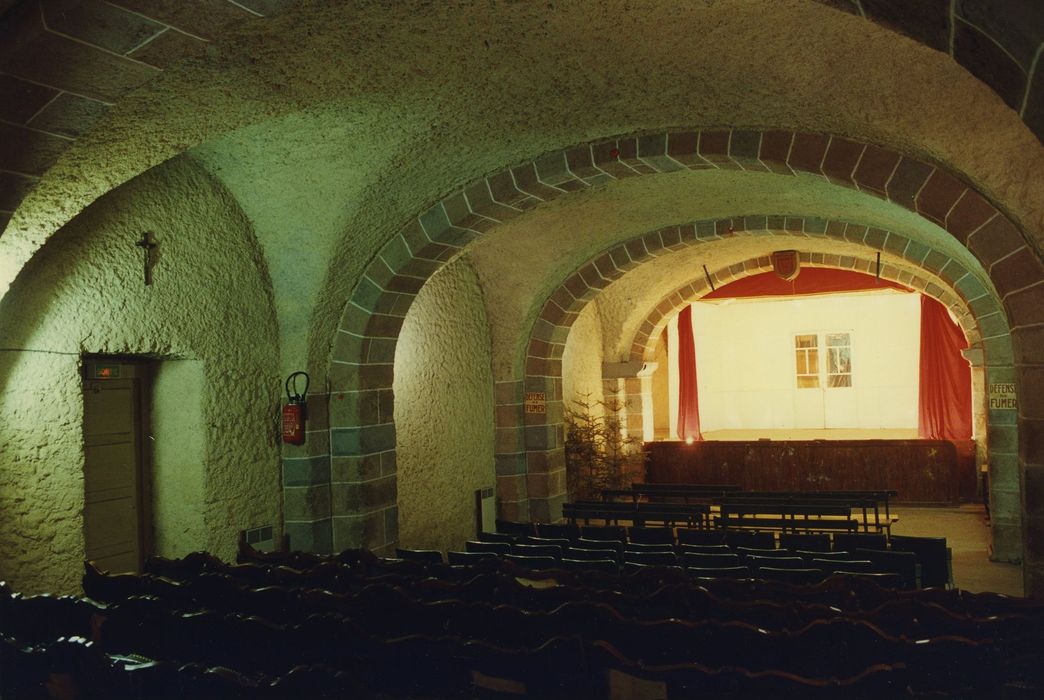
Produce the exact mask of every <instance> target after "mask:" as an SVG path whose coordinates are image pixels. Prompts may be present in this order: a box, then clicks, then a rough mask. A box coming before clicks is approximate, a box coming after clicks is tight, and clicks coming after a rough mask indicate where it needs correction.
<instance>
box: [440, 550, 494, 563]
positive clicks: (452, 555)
mask: <svg viewBox="0 0 1044 700" xmlns="http://www.w3.org/2000/svg"><path fill="white" fill-rule="evenodd" d="M496 558H497V555H496V554H495V553H494V552H452V551H448V552H446V561H447V563H449V564H451V565H453V566H470V565H472V564H480V563H482V562H483V561H489V560H490V559H496Z"/></svg>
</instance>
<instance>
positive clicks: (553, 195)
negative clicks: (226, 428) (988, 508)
mask: <svg viewBox="0 0 1044 700" xmlns="http://www.w3.org/2000/svg"><path fill="white" fill-rule="evenodd" d="M684 170H747V171H755V172H767V173H776V174H780V175H785V176H786V175H794V174H796V173H809V174H813V175H816V176H819V177H822V178H825V179H827V180H829V181H830V182H833V183H835V184H838V185H841V186H844V187H849V188H853V189H857V190H859V191H862V192H866V193H868V194H871V195H874V196H876V197H879V198H883V199H887V200H889V201H891V202H894V203H896V204H898V205H900V206H902V207H904V208H907V209H909V210H912V211H915V212H917V213H918V214H920V215H921V216H923V217H925V218H927V219H929V220H930V221H932V222H934V223H936V224H938V225H940V226H942V227H943V228H945V229H946V230H947V231H949V232H950V233H951V234H952V235H953V236H954V237H956V238H957V239H958V240H959V241H960V242H961V243H962V244H964V245H966V246H967V247H969V249H970V250H971V251H972V252H973V253H974V254H975V255H976V257H978V258H979V260H980V261H982V262H983V265H984V267H986V269H987V270H989V271H990V273H991V277H993V279H994V283H995V286H996V287H997V289H998V292H999V293H1001V294H1002V296H1003V298H1004V301H1005V306H1006V308H1007V310H1008V315H1009V318H1010V319H1011V321H1012V325H1013V327H1016V328H1020V329H1022V328H1023V327H1025V329H1026V330H1025V337H1026V342H1025V343H1024V345H1025V346H1026V347H1027V348H1030V347H1031V343H1030V340H1032V339H1033V338H1036V337H1037V335H1036V334H1038V333H1039V330H1040V328H1041V327H1044V319H1042V318H1040V312H1039V310H1038V305H1037V303H1036V302H1038V301H1040V302H1041V304H1040V305H1039V306H1044V286H1042V285H1039V284H1037V283H1038V282H1039V281H1040V280H1042V279H1044V269H1041V264H1040V260H1039V258H1038V257H1037V255H1036V253H1035V251H1034V250H1033V249H1032V248H1031V247H1030V246H1029V245H1027V242H1026V241H1027V240H1028V239H1027V238H1026V237H1025V236H1024V235H1023V233H1022V232H1021V231H1020V230H1019V229H1018V227H1017V226H1016V225H1015V224H1014V223H1012V222H1011V221H1010V220H1008V219H1007V218H1006V217H1005V216H1004V215H1003V214H1001V213H1000V212H999V211H998V209H997V208H996V207H995V206H994V205H993V204H992V203H990V202H989V201H988V200H987V199H986V198H985V197H983V196H982V195H981V194H979V193H978V192H976V191H975V190H974V189H973V188H972V187H970V186H968V185H967V184H966V183H965V182H963V181H962V180H961V179H960V178H959V177H957V176H955V175H953V174H951V173H950V172H948V171H947V170H946V169H945V168H943V167H941V166H939V165H936V164H934V163H930V162H927V161H925V160H919V159H918V158H915V157H913V156H910V155H903V154H900V153H897V152H895V151H892V150H889V149H887V148H884V147H881V146H877V145H872V144H865V143H860V142H857V141H853V140H850V139H845V138H842V137H838V136H831V135H828V134H817V133H802V132H794V131H789V130H757V129H721V128H703V129H696V128H679V129H672V130H669V131H657V132H653V133H644V134H630V135H624V136H619V137H613V138H607V139H600V140H597V141H592V142H589V143H585V144H580V145H577V146H573V147H570V148H565V149H562V150H559V151H554V152H552V153H548V154H545V155H543V156H540V157H538V158H535V159H534V160H532V161H527V162H525V163H522V164H519V165H516V166H513V167H510V168H506V169H504V170H501V171H499V172H496V173H494V174H492V175H489V176H488V177H485V178H482V179H480V180H478V181H475V182H473V183H471V184H469V185H467V186H465V187H463V188H462V189H460V190H457V191H454V192H452V193H451V194H449V195H447V196H446V197H444V198H443V199H441V200H440V201H438V202H436V203H435V204H433V205H432V206H431V207H430V208H429V209H427V210H426V211H424V212H423V213H421V214H420V215H419V216H418V217H416V218H415V219H413V220H411V221H410V222H409V223H408V224H407V225H406V226H405V227H404V228H403V229H402V230H401V231H399V232H398V233H397V234H395V235H394V236H393V237H392V238H391V239H390V240H389V241H387V242H386V243H385V245H384V246H383V247H382V248H381V249H380V251H379V252H378V254H377V255H376V256H375V257H374V259H373V260H372V261H371V262H370V263H369V265H368V266H367V269H366V271H365V273H364V275H363V276H362V278H361V279H360V281H359V282H358V284H357V285H356V287H355V289H354V290H353V292H352V295H351V298H350V301H349V303H348V304H346V307H345V310H344V313H343V315H342V319H341V322H340V325H339V328H338V331H337V333H336V338H335V341H334V344H333V352H332V357H331V365H330V382H331V406H330V420H331V424H330V425H331V457H332V460H333V461H334V467H333V468H332V471H333V472H334V474H333V475H332V476H331V479H332V482H331V483H332V484H333V483H343V484H344V485H345V486H346V487H349V488H351V489H354V490H355V491H359V492H363V493H365V494H367V495H364V496H363V497H361V499H360V500H357V501H352V505H351V506H350V507H347V508H345V509H344V512H343V513H338V510H337V509H338V506H337V505H336V503H335V505H334V507H333V518H334V537H333V542H334V547H335V548H339V547H347V546H359V545H366V546H370V547H372V548H375V549H377V550H378V551H388V550H389V549H390V548H392V547H393V546H394V543H395V541H396V539H397V534H396V531H395V527H394V526H393V521H394V515H395V505H394V494H395V489H394V487H393V486H390V487H386V488H383V489H380V490H375V489H367V488H366V486H365V485H366V484H368V483H369V482H370V481H371V480H372V476H373V474H374V473H377V474H380V475H382V476H381V478H382V479H385V480H390V481H391V482H392V484H393V483H394V475H395V463H394V450H395V431H394V425H393V423H392V417H391V415H392V413H391V411H392V403H393V399H392V397H391V385H392V365H393V362H394V347H395V339H396V338H397V336H398V332H399V330H400V329H401V327H402V322H403V319H404V318H405V315H406V312H407V310H408V308H409V306H410V304H411V303H412V301H413V299H414V298H415V296H416V294H417V292H418V291H419V290H420V288H421V287H422V286H423V284H424V281H425V280H426V279H427V278H428V277H430V276H431V274H433V273H434V272H435V271H436V270H437V269H438V268H439V267H441V266H442V265H444V264H445V263H446V262H447V261H448V260H450V259H451V258H452V257H453V256H455V255H457V254H458V253H459V252H460V251H461V250H462V249H463V248H464V247H465V246H467V245H468V243H470V242H471V241H472V240H474V239H475V238H477V237H479V236H481V235H483V234H484V233H486V232H488V231H489V230H491V229H492V228H493V227H495V226H497V225H498V224H501V223H503V222H506V221H510V220H511V219H514V218H516V217H518V216H522V215H523V214H524V213H525V212H526V211H528V210H529V209H532V208H533V207H535V206H537V205H539V204H541V203H543V202H549V201H552V200H554V199H557V198H558V197H561V196H563V195H566V194H568V193H570V192H575V191H580V190H584V189H588V188H591V187H597V186H600V185H604V184H606V183H610V182H612V181H615V180H620V179H624V178H629V177H637V176H641V175H655V174H666V173H671V172H677V171H684ZM681 235H682V234H681V233H679V236H681ZM681 244H682V240H681V239H679V240H677V241H675V240H674V239H673V238H672V237H671V236H670V234H666V237H664V235H655V236H654V235H652V234H650V235H649V236H648V238H647V240H643V241H641V242H637V241H632V242H631V243H630V246H631V250H632V252H638V253H639V254H640V252H641V251H642V250H644V251H645V253H646V254H649V255H655V254H656V253H657V250H661V249H663V250H667V249H670V248H671V247H672V246H675V245H681ZM606 255H607V256H608V258H606V259H599V260H596V261H593V262H592V263H590V264H589V265H588V266H585V268H584V269H583V270H582V271H581V272H579V273H578V275H579V279H578V280H576V281H575V282H574V283H573V284H574V291H575V292H576V294H574V295H573V296H574V298H577V295H579V296H584V295H587V294H591V293H594V291H596V290H597V289H598V288H599V285H603V286H604V284H607V283H608V281H607V279H606V277H605V276H604V272H606V271H607V270H608V269H609V268H608V267H607V266H608V265H609V263H610V262H611V263H612V268H615V269H618V270H619V269H626V268H627V266H628V265H632V264H635V265H636V264H637V263H635V262H634V261H633V260H632V259H631V255H630V253H629V252H628V249H627V248H626V247H625V246H624V247H617V248H614V249H613V250H612V251H610V252H609V253H607V254H606ZM994 270H996V274H997V276H995V275H994ZM581 282H582V284H581ZM588 290H593V291H588ZM570 293H572V292H570ZM1009 296H1010V297H1012V300H1011V302H1010V303H1009V301H1008V297H1009ZM560 300H563V298H562V297H560ZM549 304H552V305H553V306H554V307H555V308H552V306H545V308H544V309H543V310H542V311H541V320H540V321H538V323H537V326H536V327H535V328H534V338H535V339H538V340H543V341H546V342H549V343H551V344H553V345H559V344H562V343H564V336H562V335H561V332H560V331H559V329H560V328H561V327H562V326H560V325H558V323H557V322H565V321H568V320H569V319H568V314H569V313H570V312H569V311H567V310H566V309H563V308H562V307H561V306H558V305H557V304H556V303H555V302H554V301H550V300H549ZM556 308H557V311H556ZM545 319H549V320H547V321H545ZM550 319H553V321H554V322H552V321H551V320H550ZM557 351H558V350H557V348H553V352H552V353H551V354H550V355H549V357H550V358H551V360H550V361H552V362H553V361H557V360H558V359H559V358H560V356H559V357H555V353H557ZM1027 352H1028V353H1030V354H1032V353H1033V352H1036V353H1037V355H1044V350H1039V349H1037V350H1029V349H1028V350H1027ZM1038 359H1039V360H1040V363H1041V364H1044V357H1039V358H1038ZM533 369H534V371H539V370H540V368H539V367H538V366H534V367H533ZM545 369H548V368H545ZM537 376H545V377H547V376H550V375H537ZM1022 378H1023V380H1024V381H1026V382H1028V383H1029V385H1031V386H1033V387H1034V388H1039V389H1040V391H1039V392H1038V393H1040V394H1041V395H1042V396H1044V372H1040V373H1038V374H1026V375H1025V376H1024V377H1022ZM559 383H560V382H559ZM501 384H502V385H503V386H501ZM540 386H542V388H544V389H545V390H547V389H550V390H552V391H553V389H554V381H553V380H551V381H544V382H542V383H540ZM529 388H530V387H528V386H524V383H523V382H503V383H500V384H498V406H512V407H519V412H520V411H521V406H522V404H523V395H524V393H525V391H526V390H527V389H529ZM534 392H535V393H540V392H538V391H536V390H534ZM543 393H545V394H546V393H547V392H546V391H545V392H543ZM335 396H339V397H342V398H341V399H339V400H334V397H335ZM1042 409H1044V406H1042ZM547 410H548V411H551V412H554V411H556V410H560V407H555V406H554V405H549V406H548V409H547ZM1039 417H1040V418H1041V421H1042V423H1044V410H1042V415H1041V416H1039ZM500 428H501V426H500V425H499V423H498V435H499V433H500V432H501V430H500ZM516 432H517V431H516ZM552 432H553V431H551V430H549V429H541V430H530V429H529V428H527V429H526V434H527V438H526V439H527V440H529V439H530V438H529V436H531V435H532V439H533V440H535V441H536V443H538V444H539V443H540V442H546V443H548V444H552V443H553V440H554V437H555V436H554V435H551V434H550V433H552ZM1042 432H1044V427H1042ZM559 461H560V460H559V459H558V457H557V456H553V457H552V458H551V459H550V460H549V459H548V458H546V457H536V458H534V457H533V456H532V453H530V452H528V451H527V450H526V447H525V444H523V443H522V441H521V440H517V439H516V440H514V442H513V443H512V440H510V439H505V440H503V441H501V440H499V439H498V447H497V465H498V475H504V476H508V475H510V476H512V477H515V483H514V484H513V485H512V487H510V488H505V489H503V490H502V491H501V493H500V495H501V499H500V501H501V506H502V515H504V516H505V517H510V516H512V514H515V515H520V516H522V515H527V513H526V512H525V511H526V510H527V506H526V504H527V503H529V502H530V500H531V496H533V494H532V493H530V491H531V489H532V488H535V489H536V491H535V493H542V492H545V491H546V490H545V489H544V487H543V485H542V484H541V483H536V482H533V481H532V480H528V481H527V483H525V484H523V483H521V481H520V480H519V479H518V478H517V477H520V476H522V475H523V470H525V469H530V470H532V469H534V468H536V469H542V468H548V465H549V464H550V467H551V468H557V464H558V462H559ZM1040 461H1041V462H1044V455H1042V456H1041V457H1040ZM375 462H377V463H379V465H380V466H379V467H378V466H375ZM340 463H346V464H348V466H347V467H344V468H341V469H340V471H341V472H342V474H341V476H343V477H344V479H345V481H343V482H334V481H333V480H334V479H335V478H336V477H337V476H338V475H337V472H338V468H337V465H338V464H340ZM502 468H503V470H504V473H503V474H502V473H501V470H502ZM364 477H365V478H364ZM536 498H538V499H539V498H544V496H536ZM512 504H513V505H512ZM552 510H553V507H552V508H550V509H549V508H546V507H543V506H540V507H538V508H537V511H544V514H547V513H549V512H550V511H552ZM358 512H363V513H366V514H368V515H367V516H366V517H363V518H359V517H357V516H356V514H357V513H358ZM534 515H539V513H534ZM338 518H341V519H342V521H343V522H344V523H345V524H344V526H343V527H342V533H341V534H340V535H339V534H338V531H337V526H338Z"/></svg>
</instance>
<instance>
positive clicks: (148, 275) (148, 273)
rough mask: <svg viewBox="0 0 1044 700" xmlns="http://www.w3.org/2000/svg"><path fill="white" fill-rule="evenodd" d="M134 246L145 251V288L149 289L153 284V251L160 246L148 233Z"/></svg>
mask: <svg viewBox="0 0 1044 700" xmlns="http://www.w3.org/2000/svg"><path fill="white" fill-rule="evenodd" d="M134 245H136V246H138V247H139V248H141V249H142V250H144V251H145V286H146V287H148V286H150V285H151V284H152V263H153V260H152V249H153V248H155V247H156V246H157V245H159V244H158V243H156V242H155V241H153V240H152V233H151V232H150V231H146V232H145V233H144V235H142V237H141V240H140V241H138V242H137V243H135V244H134Z"/></svg>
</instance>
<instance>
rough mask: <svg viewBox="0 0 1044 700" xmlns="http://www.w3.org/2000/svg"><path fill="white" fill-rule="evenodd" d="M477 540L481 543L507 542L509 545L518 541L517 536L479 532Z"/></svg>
mask: <svg viewBox="0 0 1044 700" xmlns="http://www.w3.org/2000/svg"><path fill="white" fill-rule="evenodd" d="M478 538H479V541H481V542H507V543H508V544H511V543H512V542H514V541H515V540H517V539H518V535H508V534H506V533H503V532H480V533H479V534H478Z"/></svg>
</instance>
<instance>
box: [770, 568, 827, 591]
mask: <svg viewBox="0 0 1044 700" xmlns="http://www.w3.org/2000/svg"><path fill="white" fill-rule="evenodd" d="M757 574H758V578H763V579H765V580H767V581H781V582H783V583H791V584H794V585H798V586H811V585H814V584H817V583H819V582H820V581H822V580H823V577H824V573H823V572H822V571H820V570H819V569H804V568H793V569H790V568H776V567H771V566H764V567H761V568H759V569H758V571H757Z"/></svg>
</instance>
